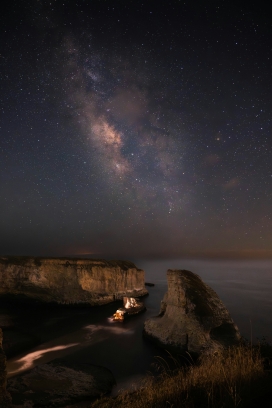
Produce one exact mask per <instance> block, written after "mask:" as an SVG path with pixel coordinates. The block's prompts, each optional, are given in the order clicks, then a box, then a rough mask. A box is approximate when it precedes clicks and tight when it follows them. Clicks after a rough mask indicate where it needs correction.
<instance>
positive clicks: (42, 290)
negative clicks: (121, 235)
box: [0, 256, 148, 306]
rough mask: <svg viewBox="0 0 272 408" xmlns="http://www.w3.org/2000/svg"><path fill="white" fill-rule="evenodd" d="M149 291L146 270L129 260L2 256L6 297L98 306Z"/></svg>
mask: <svg viewBox="0 0 272 408" xmlns="http://www.w3.org/2000/svg"><path fill="white" fill-rule="evenodd" d="M146 294H148V292H147V290H146V289H145V276H144V271H143V270H142V269H138V268H137V267H136V266H135V265H134V264H133V263H132V262H129V261H120V260H116V261H106V260H101V259H78V258H37V257H15V256H14V257H8V256H7V257H0V296H2V297H10V296H12V298H13V299H14V298H15V299H18V300H29V299H31V300H35V301H39V302H43V303H44V302H45V303H46V302H48V303H58V304H62V305H68V304H71V305H72V304H82V305H84V304H86V305H90V306H96V305H102V304H106V303H110V302H113V301H115V300H118V299H122V297H123V296H129V297H139V296H144V295H146Z"/></svg>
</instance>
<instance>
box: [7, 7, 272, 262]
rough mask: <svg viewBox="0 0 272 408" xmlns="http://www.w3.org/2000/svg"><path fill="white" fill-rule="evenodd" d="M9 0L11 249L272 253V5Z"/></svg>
mask: <svg viewBox="0 0 272 408" xmlns="http://www.w3.org/2000/svg"><path fill="white" fill-rule="evenodd" d="M5 3H6V6H5V8H3V6H1V7H2V10H1V17H0V19H1V41H0V47H1V51H0V53H1V56H0V63H1V68H0V79H1V81H0V100H1V111H0V187H1V188H0V254H2V255H40V256H68V255H70V256H82V255H85V256H87V255H89V256H96V255H98V256H99V257H103V256H106V255H107V254H109V255H110V256H112V257H122V258H128V257H132V258H135V257H160V256H162V257H163V256H169V257H173V256H177V257H179V256H200V255H207V256H228V257H230V256H239V255H242V256H271V255H272V153H271V148H272V136H271V130H272V122H271V118H272V116H271V112H272V86H271V85H272V52H271V50H272V31H271V24H272V23H271V22H272V17H271V16H272V13H271V6H269V4H267V5H266V6H265V5H264V2H254V3H255V6H252V5H249V4H248V3H249V2H248V3H246V2H245V3H244V4H242V3H241V2H239V1H237V2H234V1H233V2H231V1H208V0H207V1H178V0H176V1H171V0H170V1H160V2H159V1H146V0H145V1H143V0H142V1H140V0H139V1H138V0H134V1H132V0H126V1H121V0H120V1H107V0H100V1H98V0H93V1H91V0H89V1H87V0H86V1H84V0H78V1H76V0H73V1H66V0H55V1H54V0H51V1H43V0H35V1H34V0H29V1H23V0H22V1H9V2H5ZM159 3H161V4H159ZM267 3H269V2H267Z"/></svg>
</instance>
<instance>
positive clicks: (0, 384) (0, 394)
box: [0, 329, 11, 408]
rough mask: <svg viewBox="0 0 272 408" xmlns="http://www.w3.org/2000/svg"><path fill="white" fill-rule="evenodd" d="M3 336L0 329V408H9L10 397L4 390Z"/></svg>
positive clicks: (5, 374)
mask: <svg viewBox="0 0 272 408" xmlns="http://www.w3.org/2000/svg"><path fill="white" fill-rule="evenodd" d="M2 341H3V334H2V329H0V407H1V408H11V397H10V395H9V393H8V392H7V390H6V382H7V371H6V356H5V354H4V351H3V348H2Z"/></svg>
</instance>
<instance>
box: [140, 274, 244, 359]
mask: <svg viewBox="0 0 272 408" xmlns="http://www.w3.org/2000/svg"><path fill="white" fill-rule="evenodd" d="M167 281H168V291H167V292H166V294H165V295H164V298H163V300H162V302H161V310H160V314H159V315H158V316H157V317H153V318H151V319H148V320H146V322H145V325H144V335H145V336H146V337H148V338H150V339H151V340H153V341H155V342H156V343H158V344H159V345H161V346H163V347H165V348H166V349H167V348H168V349H170V350H174V351H181V352H182V351H185V352H189V353H192V354H197V355H199V354H202V353H204V354H205V353H211V352H214V351H216V350H218V349H220V348H223V347H228V346H231V345H233V344H236V343H238V342H239V340H240V334H239V331H238V328H237V327H236V325H235V324H234V322H233V320H232V319H231V317H230V314H229V312H228V310H227V309H226V307H225V306H224V304H223V303H222V301H221V300H220V299H219V297H218V295H217V294H216V292H215V291H214V290H213V289H212V288H210V287H209V286H208V285H206V284H205V283H204V282H203V281H202V279H201V278H200V277H199V276H198V275H196V274H194V273H193V272H190V271H187V270H177V269H175V270H172V269H169V270H168V271H167Z"/></svg>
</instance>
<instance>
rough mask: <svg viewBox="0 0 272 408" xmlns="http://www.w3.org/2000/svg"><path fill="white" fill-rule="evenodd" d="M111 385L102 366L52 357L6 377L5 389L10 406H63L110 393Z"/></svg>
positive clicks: (113, 382)
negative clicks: (25, 370)
mask: <svg viewBox="0 0 272 408" xmlns="http://www.w3.org/2000/svg"><path fill="white" fill-rule="evenodd" d="M114 384H115V379H114V377H113V375H112V373H111V372H110V371H109V370H108V369H107V368H105V367H100V366H94V365H91V364H71V363H67V362H65V360H54V361H52V362H50V363H47V364H41V365H39V366H37V367H35V368H33V369H32V370H31V371H29V372H27V373H25V374H22V375H19V376H17V377H14V378H10V379H9V380H8V390H9V391H10V393H11V394H12V400H13V401H12V402H13V407H14V408H15V407H16V406H18V407H22V406H28V407H33V408H34V407H45V408H48V407H66V406H67V405H70V404H72V403H75V402H78V401H84V400H93V399H94V398H98V397H100V396H102V395H104V394H106V393H108V392H110V391H111V389H112V387H113V385H114ZM23 404H24V405H23ZM0 406H1V407H2V405H0Z"/></svg>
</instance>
